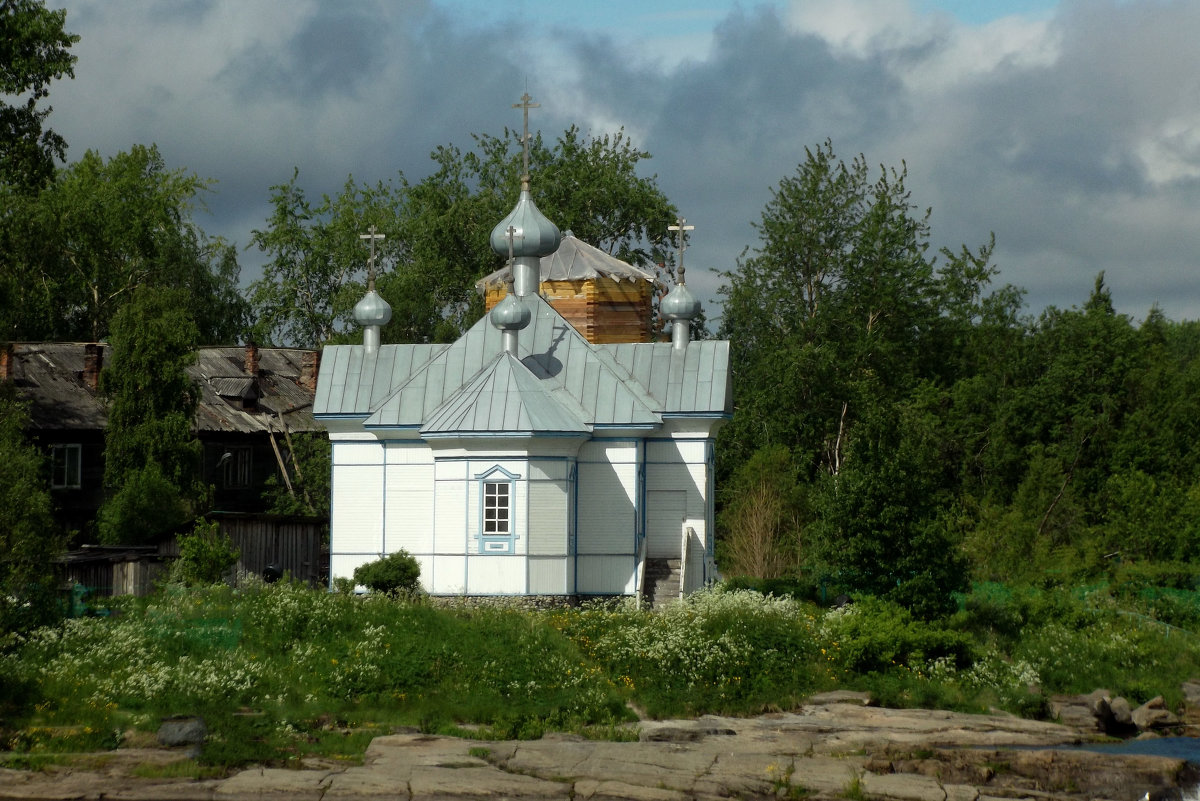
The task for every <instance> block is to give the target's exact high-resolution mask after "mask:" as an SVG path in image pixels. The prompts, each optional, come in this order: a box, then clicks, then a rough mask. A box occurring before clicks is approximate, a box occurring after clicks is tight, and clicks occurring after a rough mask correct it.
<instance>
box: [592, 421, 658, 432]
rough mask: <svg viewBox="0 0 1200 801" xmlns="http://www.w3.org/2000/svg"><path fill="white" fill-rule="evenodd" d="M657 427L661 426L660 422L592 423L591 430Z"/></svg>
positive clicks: (636, 429)
mask: <svg viewBox="0 0 1200 801" xmlns="http://www.w3.org/2000/svg"><path fill="white" fill-rule="evenodd" d="M657 428H662V423H592V430H593V431H601V430H608V429H612V430H614V431H629V430H633V431H654V430H655V429H657Z"/></svg>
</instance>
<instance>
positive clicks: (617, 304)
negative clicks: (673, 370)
mask: <svg viewBox="0 0 1200 801" xmlns="http://www.w3.org/2000/svg"><path fill="white" fill-rule="evenodd" d="M652 290H653V287H652V285H651V284H650V283H649V282H647V281H614V280H613V279H611V278H603V277H599V278H588V279H586V280H582V281H543V282H542V284H541V295H542V297H543V298H545V299H546V301H547V302H548V303H549V304H550V305H551V306H553V307H554V310H555V311H557V312H558V313H559V314H561V315H562V316H563V317H565V318H566V320H567V322H569V323H570V324H571V325H572V326H574V327H575V330H576V331H578V332H579V333H580V334H582V335H583V336H584V338H585V339H587V341H588V342H591V343H592V344H596V345H598V344H622V343H628V342H649V341H650V313H651V297H652V294H651V293H652ZM506 294H507V292H506V289H505V287H504V286H503V285H500V286H496V287H489V288H488V290H487V292H486V293H485V294H484V304H485V305H486V306H487V309H488V310H489V311H490V310H491V308H492V307H493V306H495V305H496V304H497V303H499V302H500V301H501V300H503V299H504V296H505V295H506Z"/></svg>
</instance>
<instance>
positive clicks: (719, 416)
mask: <svg viewBox="0 0 1200 801" xmlns="http://www.w3.org/2000/svg"><path fill="white" fill-rule="evenodd" d="M662 416H663V419H664V420H669V419H673V418H677V417H678V418H696V419H701V420H732V419H733V412H663V413H662Z"/></svg>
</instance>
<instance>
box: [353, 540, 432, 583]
mask: <svg viewBox="0 0 1200 801" xmlns="http://www.w3.org/2000/svg"><path fill="white" fill-rule="evenodd" d="M420 578H421V566H420V565H419V564H418V563H417V560H416V559H414V558H413V557H411V556H409V555H408V551H405V550H403V549H401V550H399V551H396V552H395V553H393V554H388V555H387V556H385V557H383V558H382V559H379V560H376V561H374V562H368V563H367V564H365V565H360V566H358V567H357V568H355V569H354V581H355V582H356V583H358V584H361V585H363V586H364V587H367V588H368V589H371V590H374V591H375V592H383V593H413V592H417V591H418V590H419V589H420V588H421V584H420Z"/></svg>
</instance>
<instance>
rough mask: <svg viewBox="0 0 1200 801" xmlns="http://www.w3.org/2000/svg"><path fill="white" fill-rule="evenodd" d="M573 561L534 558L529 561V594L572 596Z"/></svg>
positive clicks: (560, 558)
mask: <svg viewBox="0 0 1200 801" xmlns="http://www.w3.org/2000/svg"><path fill="white" fill-rule="evenodd" d="M574 591H575V590H574V588H573V587H572V586H571V560H569V559H566V558H562V557H558V558H549V559H547V558H542V559H537V558H533V559H530V560H529V593H530V594H531V595H571V594H573V593H574Z"/></svg>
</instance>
